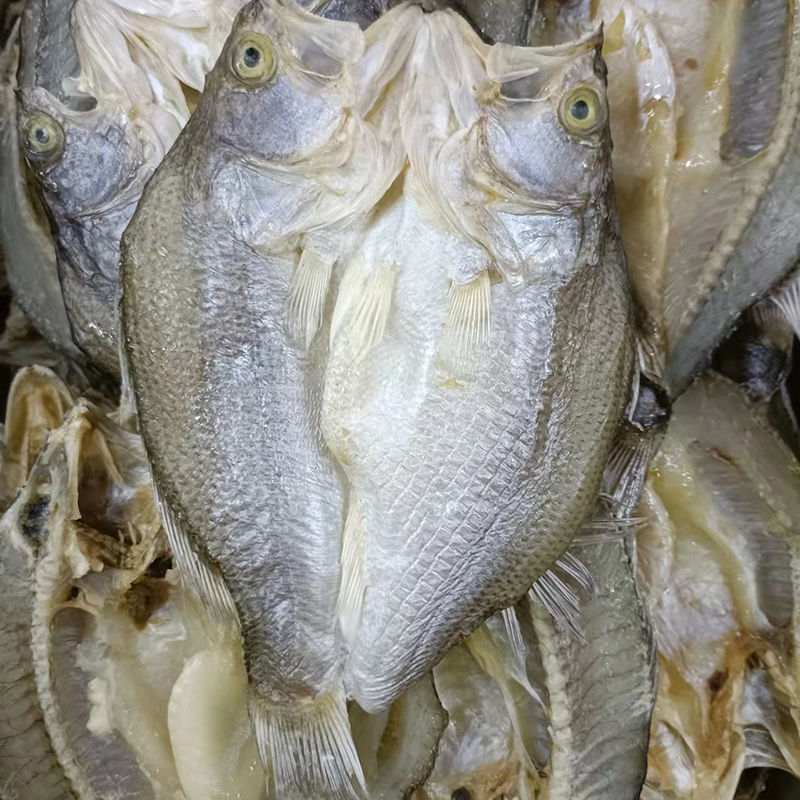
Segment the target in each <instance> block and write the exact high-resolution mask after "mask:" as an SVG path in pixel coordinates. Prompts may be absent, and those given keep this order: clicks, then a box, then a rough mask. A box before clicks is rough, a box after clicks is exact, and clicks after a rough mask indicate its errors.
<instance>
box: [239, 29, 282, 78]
mask: <svg viewBox="0 0 800 800" xmlns="http://www.w3.org/2000/svg"><path fill="white" fill-rule="evenodd" d="M231 69H232V70H233V73H234V75H236V77H237V78H238V79H239V80H240V81H241V82H242V83H244V84H247V85H248V86H265V85H266V84H267V83H269V81H270V80H271V78H272V77H273V75H274V74H275V71H276V69H277V64H276V62H275V49H274V48H273V46H272V42H270V40H269V39H268V38H267V37H266V36H262V35H261V34H258V33H252V32H251V33H246V34H244V35H243V36H242V37H241V38H240V39H239V41H238V42H237V43H236V44H235V45H234V46H233V48H231Z"/></svg>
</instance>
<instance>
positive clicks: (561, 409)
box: [322, 12, 633, 710]
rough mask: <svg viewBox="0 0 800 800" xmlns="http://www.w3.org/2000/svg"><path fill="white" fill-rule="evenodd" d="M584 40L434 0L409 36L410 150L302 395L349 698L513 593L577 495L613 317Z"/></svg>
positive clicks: (611, 389) (601, 150)
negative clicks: (317, 391) (481, 20)
mask: <svg viewBox="0 0 800 800" xmlns="http://www.w3.org/2000/svg"><path fill="white" fill-rule="evenodd" d="M599 43H600V40H599V38H598V36H597V35H596V34H589V35H587V36H585V37H584V38H583V39H580V40H578V41H577V42H572V43H569V44H565V45H562V46H560V47H557V48H541V49H540V48H530V49H529V48H513V47H510V46H507V45H495V46H494V47H491V48H489V47H487V46H486V45H484V44H483V43H482V42H481V41H480V39H479V38H478V36H477V35H476V34H475V33H474V32H473V31H472V29H471V28H470V27H469V25H468V24H467V23H466V22H465V21H464V20H463V19H460V18H459V17H458V16H457V15H455V14H453V13H452V12H435V13H433V14H430V15H428V16H427V17H426V18H425V21H424V24H423V26H421V28H420V32H419V34H418V36H417V39H416V42H415V47H414V50H413V51H412V54H411V55H410V57H409V65H410V66H409V78H408V81H409V87H410V88H409V89H408V90H407V92H406V94H405V96H404V100H403V105H402V106H401V113H400V119H401V126H402V133H403V138H404V141H405V142H406V149H407V152H408V153H409V168H408V170H407V172H406V173H405V175H404V181H403V183H402V184H399V183H398V184H396V186H395V187H394V189H393V193H391V194H390V195H387V197H386V198H384V201H383V205H382V206H381V207H380V208H379V209H378V210H376V214H375V216H376V219H375V222H374V226H373V228H372V231H371V233H370V237H369V238H367V240H366V243H365V245H364V246H363V247H362V249H361V251H360V253H359V254H358V256H357V257H356V258H353V259H352V260H351V262H350V263H349V264H346V268H345V272H344V275H343V278H342V284H341V287H340V290H339V295H338V297H337V303H336V308H335V310H334V313H333V331H332V337H331V340H332V344H331V355H330V359H329V363H328V366H327V371H326V386H325V397H324V405H323V416H322V422H323V429H324V432H325V438H326V441H327V442H328V444H329V446H330V448H331V451H332V452H333V453H334V455H336V457H337V459H338V460H339V461H340V463H341V464H342V468H343V470H344V471H345V473H346V475H347V478H348V484H349V493H348V511H347V520H346V522H345V529H344V542H343V545H342V550H343V576H342V595H341V597H340V620H341V625H342V628H343V631H344V633H345V636H346V637H347V638H348V641H349V651H350V653H349V658H348V662H347V671H346V673H345V675H346V686H347V688H348V691H349V692H350V693H351V694H352V695H353V696H354V697H355V698H356V699H357V700H358V702H359V704H360V705H362V706H363V707H364V708H367V709H369V710H377V709H380V708H382V707H384V706H385V705H386V704H388V703H389V702H391V700H392V699H393V698H394V697H396V696H397V695H398V694H399V693H401V692H402V691H403V690H404V689H405V688H406V687H408V686H409V685H411V684H412V683H413V682H415V681H416V680H419V678H420V677H421V676H422V675H423V674H424V673H425V672H427V671H428V670H430V669H431V668H432V667H433V666H434V665H435V664H436V663H437V662H438V661H439V660H440V659H441V657H442V656H443V655H444V654H445V652H446V651H447V650H448V649H449V648H450V647H452V646H453V645H454V644H455V643H456V642H458V641H459V640H460V639H461V638H463V637H464V636H465V635H467V634H469V633H470V632H472V631H473V630H474V629H475V628H476V627H477V626H478V625H479V624H480V623H481V622H482V621H483V620H484V619H486V618H487V616H489V615H491V614H492V613H494V612H496V611H498V610H500V609H502V608H504V607H506V606H509V605H511V604H513V603H515V602H516V601H517V600H518V599H519V598H520V597H522V596H524V595H525V593H526V592H527V591H528V589H529V588H530V586H531V584H532V583H533V582H534V581H535V580H536V579H537V578H538V577H540V576H541V575H542V574H543V573H544V572H546V571H547V570H548V569H549V568H550V567H552V566H553V565H554V563H555V562H556V560H557V559H558V557H559V556H560V555H561V554H562V553H563V551H564V550H565V549H566V547H567V546H568V544H569V542H570V540H571V538H572V537H573V536H574V534H575V532H576V530H577V528H578V527H579V526H580V524H581V522H582V521H583V519H584V517H585V515H586V514H587V513H588V512H589V511H590V510H591V507H592V505H593V503H594V500H595V497H596V494H597V491H598V488H599V482H600V476H601V474H602V471H603V468H604V466H605V463H606V460H607V458H608V456H609V454H610V451H611V447H612V443H613V442H612V440H613V437H614V433H615V431H616V429H617V426H618V425H619V423H620V421H621V419H622V412H623V409H624V407H625V405H626V403H627V402H628V400H629V398H630V389H629V386H630V383H629V381H630V377H631V370H632V338H633V335H632V321H631V317H630V312H629V304H628V302H629V301H628V289H627V279H626V273H625V265H624V259H623V256H622V252H621V249H620V245H619V240H618V239H617V236H616V228H615V224H614V211H613V204H612V203H610V201H609V197H608V191H609V187H610V161H609V150H608V147H609V141H608V135H607V126H606V117H605V99H604V92H605V89H604V82H603V72H602V66H601V63H600V61H599V60H598V59H599V57H598V55H597V52H596V49H597V47H598V46H599Z"/></svg>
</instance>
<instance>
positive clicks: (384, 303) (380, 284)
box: [331, 263, 397, 361]
mask: <svg viewBox="0 0 800 800" xmlns="http://www.w3.org/2000/svg"><path fill="white" fill-rule="evenodd" d="M396 278H397V271H396V270H395V269H394V268H393V267H389V266H383V267H379V268H378V269H374V270H367V269H365V268H364V267H363V265H361V264H359V263H356V264H353V265H352V266H351V267H350V269H349V270H348V271H347V273H346V274H345V277H344V279H343V280H342V285H341V287H340V289H339V298H338V300H337V301H336V308H335V309H334V312H333V323H332V329H331V339H332V340H333V339H336V338H337V337H338V336H344V337H346V340H347V345H346V346H347V348H348V349H349V351H350V352H349V357H350V358H351V359H352V360H353V361H361V360H362V359H363V358H364V356H366V355H367V353H368V352H369V351H370V350H371V349H372V348H373V347H375V345H376V344H378V342H380V340H381V339H382V338H383V334H384V331H385V330H386V323H387V321H388V319H389V312H390V311H391V309H392V295H393V293H394V284H395V280H396Z"/></svg>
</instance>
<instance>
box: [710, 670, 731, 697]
mask: <svg viewBox="0 0 800 800" xmlns="http://www.w3.org/2000/svg"><path fill="white" fill-rule="evenodd" d="M727 680H728V670H727V669H718V670H717V671H716V672H715V673H714V674H713V675H712V676H711V677H710V678H709V679H708V689H709V691H710V692H711V694H717V692H719V691H720V689H722V687H723V686H724V685H725V681H727Z"/></svg>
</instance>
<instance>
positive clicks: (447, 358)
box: [439, 272, 492, 377]
mask: <svg viewBox="0 0 800 800" xmlns="http://www.w3.org/2000/svg"><path fill="white" fill-rule="evenodd" d="M491 316H492V292H491V282H490V280H489V273H488V272H482V273H480V275H478V277H477V278H475V280H473V281H470V282H469V283H465V284H456V283H453V284H451V286H450V307H449V309H448V312H447V320H446V321H445V324H444V331H443V333H442V342H441V345H440V348H439V361H440V365H441V367H442V369H443V370H444V371H445V372H447V373H448V374H449V375H451V376H452V377H469V376H470V375H471V374H472V373H473V372H474V370H475V367H476V364H477V361H478V359H479V357H480V355H481V353H482V352H483V350H484V348H485V347H486V345H487V343H488V341H489V331H490V324H491Z"/></svg>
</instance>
